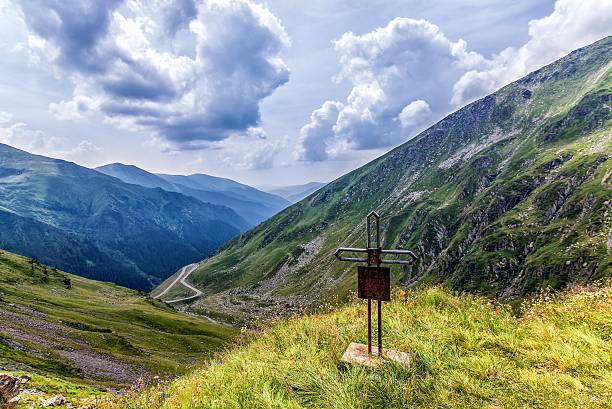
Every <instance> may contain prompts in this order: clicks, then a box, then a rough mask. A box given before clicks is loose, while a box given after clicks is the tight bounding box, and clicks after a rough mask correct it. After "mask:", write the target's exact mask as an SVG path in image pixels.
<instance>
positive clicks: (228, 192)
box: [96, 163, 289, 227]
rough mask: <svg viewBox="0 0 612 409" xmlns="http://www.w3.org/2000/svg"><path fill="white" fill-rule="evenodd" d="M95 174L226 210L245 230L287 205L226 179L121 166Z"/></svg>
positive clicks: (275, 198) (100, 169) (110, 165)
mask: <svg viewBox="0 0 612 409" xmlns="http://www.w3.org/2000/svg"><path fill="white" fill-rule="evenodd" d="M96 170H97V171H99V172H102V173H105V174H107V175H109V176H114V177H116V178H118V179H121V180H123V181H124V182H126V183H132V184H135V185H140V186H144V187H151V188H153V187H159V188H162V189H164V190H167V191H169V192H179V193H182V194H184V195H187V196H191V197H195V198H196V199H199V200H200V201H202V202H205V203H212V204H216V205H220V206H226V207H229V208H230V209H232V210H234V211H235V212H236V213H237V214H239V215H240V216H241V217H242V218H244V219H245V220H246V221H247V222H248V223H249V227H252V226H255V225H256V224H259V223H260V222H262V221H263V220H265V219H267V218H269V217H270V216H272V215H274V214H276V213H278V212H279V211H280V210H282V209H284V208H285V207H287V206H288V205H289V202H288V201H287V200H285V199H283V198H282V197H279V196H276V195H273V194H269V193H266V192H262V191H259V190H257V189H255V188H252V187H250V186H247V185H243V184H241V183H238V182H235V181H233V180H230V179H224V178H218V177H214V176H209V175H202V174H195V175H189V176H183V175H163V174H154V173H149V172H147V171H145V170H143V169H140V168H137V167H136V166H131V165H124V164H121V163H112V164H109V165H105V166H100V167H98V168H96Z"/></svg>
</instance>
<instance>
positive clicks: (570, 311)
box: [114, 285, 612, 409]
mask: <svg viewBox="0 0 612 409" xmlns="http://www.w3.org/2000/svg"><path fill="white" fill-rule="evenodd" d="M365 310H366V309H365V306H364V302H363V301H361V300H354V301H353V302H352V303H351V304H350V305H349V306H346V307H343V308H341V309H339V310H337V311H332V312H322V313H315V314H310V315H306V316H303V317H299V318H294V319H289V320H282V321H278V322H276V323H272V324H269V326H268V327H266V328H265V329H264V330H263V333H262V334H259V335H258V336H256V337H251V338H252V339H249V337H246V338H245V340H244V341H243V344H242V345H241V346H238V347H236V348H235V349H234V350H233V351H229V352H227V353H225V354H222V355H220V356H219V357H218V358H217V359H216V360H215V361H216V363H215V364H213V365H211V366H210V367H207V368H202V369H199V370H197V371H195V372H193V373H191V374H189V375H187V376H184V377H182V378H179V379H178V380H176V381H174V382H173V383H171V384H169V385H167V384H160V385H157V386H153V387H151V388H149V389H145V390H144V391H139V392H138V393H135V394H128V396H127V397H126V398H124V399H123V400H121V401H120V402H115V403H114V405H118V406H119V407H125V408H142V409H144V408H304V407H310V408H372V407H376V408H489V409H493V408H569V407H572V408H578V407H580V408H610V407H612V343H611V342H612V315H610V311H611V310H612V287H611V286H610V285H605V286H598V287H589V288H582V289H574V290H572V291H569V292H566V293H563V294H560V295H557V296H553V295H550V294H544V295H541V296H539V297H537V298H535V299H532V300H531V301H529V302H527V303H525V304H523V306H522V308H521V312H520V314H519V315H518V316H517V315H516V314H513V313H512V311H511V309H510V307H509V306H508V305H492V304H491V303H490V302H488V301H487V300H486V299H484V298H479V297H475V296H472V295H464V294H459V295H457V294H452V293H450V292H448V291H447V290H444V289H442V288H439V287H430V288H422V289H418V290H411V291H408V292H398V293H396V294H395V296H394V299H393V301H391V302H390V303H386V304H384V309H383V320H384V321H383V325H384V326H383V328H384V345H385V346H387V347H389V348H395V349H399V350H402V351H406V352H408V353H409V354H410V355H411V363H410V365H409V366H401V365H398V364H391V363H389V364H385V365H383V366H382V367H381V368H379V369H367V368H364V367H361V366H349V367H346V366H344V365H342V364H341V362H340V357H341V355H342V353H343V352H344V349H345V348H346V346H347V345H348V343H349V342H351V341H359V342H365V341H366V331H365V316H366V315H365V314H366V312H365ZM114 407H117V406H114Z"/></svg>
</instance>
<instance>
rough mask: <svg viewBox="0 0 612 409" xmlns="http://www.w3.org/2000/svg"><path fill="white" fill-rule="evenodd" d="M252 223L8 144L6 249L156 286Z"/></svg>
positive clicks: (3, 182) (0, 156)
mask: <svg viewBox="0 0 612 409" xmlns="http://www.w3.org/2000/svg"><path fill="white" fill-rule="evenodd" d="M249 226H250V224H249V223H248V222H247V221H246V220H245V219H244V218H242V217H241V216H239V215H238V214H237V213H236V212H234V211H233V210H232V209H230V208H228V207H225V206H219V205H214V204H210V203H204V202H202V201H200V200H197V199H195V198H193V197H190V196H186V195H183V194H180V193H176V192H171V191H166V190H163V189H160V188H154V189H152V188H145V187H142V186H138V185H134V184H128V183H125V182H122V181H121V180H119V179H117V178H114V177H111V176H107V175H105V174H103V173H100V172H98V171H95V170H92V169H88V168H85V167H82V166H79V165H76V164H74V163H71V162H66V161H63V160H58V159H52V158H47V157H44V156H39V155H33V154H30V153H27V152H25V151H22V150H19V149H15V148H12V147H10V146H8V145H3V144H0V248H2V249H5V250H8V251H12V252H16V253H19V254H22V255H25V256H28V257H32V258H35V259H37V260H38V261H40V262H43V263H45V264H48V265H51V266H53V267H56V268H60V269H62V270H65V271H68V272H71V273H75V274H78V275H81V276H83V277H88V278H95V279H99V280H104V281H112V282H115V283H118V284H121V285H124V286H127V287H130V288H136V289H141V290H149V289H151V288H152V287H153V286H154V285H156V284H158V283H160V282H161V281H162V280H163V279H164V278H166V277H167V276H168V275H170V274H172V272H174V271H176V270H177V269H178V268H180V267H182V266H183V265H185V264H188V263H191V262H193V261H195V260H198V259H201V258H202V257H205V256H206V255H208V254H210V253H211V252H212V251H213V250H215V249H216V248H217V247H218V246H219V245H221V244H222V243H223V242H225V241H226V240H228V239H230V238H232V237H233V236H235V235H236V234H238V233H239V232H241V231H243V230H245V229H246V228H248V227H249Z"/></svg>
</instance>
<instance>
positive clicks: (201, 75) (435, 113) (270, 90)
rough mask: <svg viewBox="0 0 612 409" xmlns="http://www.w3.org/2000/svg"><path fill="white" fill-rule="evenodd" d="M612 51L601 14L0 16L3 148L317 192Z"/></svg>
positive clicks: (430, 10) (271, 9) (121, 5)
mask: <svg viewBox="0 0 612 409" xmlns="http://www.w3.org/2000/svg"><path fill="white" fill-rule="evenodd" d="M610 34H612V1H606V0H557V1H550V0H525V1H516V0H452V1H451V0H449V1H443V2H442V1H440V2H432V1H430V0H405V1H400V0H395V1H391V0H371V1H365V0H268V1H265V2H258V1H251V0H123V1H122V0H106V1H94V0H91V1H90V0H87V1H85V0H80V1H77V0H45V1H39V0H20V1H17V0H15V1H14V0H0V52H1V55H2V63H0V142H1V143H8V144H10V145H13V146H16V147H19V148H22V149H25V150H28V151H30V152H34V153H40V154H44V155H48V156H54V157H60V158H62V159H67V160H71V161H74V162H77V163H79V164H82V165H85V166H98V165H102V164H105V163H110V162H123V163H129V164H134V165H137V166H140V167H142V168H144V169H147V170H150V171H155V172H165V173H179V174H186V173H197V172H201V173H208V174H212V175H217V176H224V177H230V178H233V179H236V180H239V181H242V182H245V183H249V184H253V185H286V184H298V183H305V182H309V181H315V180H316V181H330V180H333V179H334V178H336V177H338V176H340V175H341V174H343V173H345V172H347V171H350V170H352V169H354V168H355V167H357V166H360V165H362V164H364V163H366V162H368V161H369V160H371V159H373V158H375V157H377V156H379V155H381V154H382V153H384V152H386V151H388V150H389V149H391V148H392V147H394V146H397V145H399V144H401V143H403V142H405V141H406V140H409V139H410V138H412V137H414V135H416V134H417V133H418V132H419V131H421V130H423V129H425V128H426V127H427V126H429V125H431V124H432V123H434V122H436V121H437V120H439V119H440V118H441V117H443V116H444V115H446V114H448V113H450V112H452V111H453V110H455V109H457V108H459V107H461V106H463V105H465V104H466V103H469V102H470V101H473V100H474V99H476V98H479V97H481V96H484V95H486V94H488V93H490V92H491V91H494V90H495V89H497V88H499V87H500V86H502V85H504V84H506V83H508V82H511V81H513V80H515V79H517V78H519V77H521V76H522V75H524V74H526V73H528V72H529V71H532V70H534V69H536V68H539V67H540V66H542V65H544V64H547V63H549V62H551V61H553V60H555V59H557V58H559V57H561V56H563V55H565V54H567V53H568V52H570V51H572V50H573V49H575V48H578V47H581V46H584V45H587V44H589V43H592V42H593V41H596V40H598V39H600V38H602V37H604V36H606V35H610Z"/></svg>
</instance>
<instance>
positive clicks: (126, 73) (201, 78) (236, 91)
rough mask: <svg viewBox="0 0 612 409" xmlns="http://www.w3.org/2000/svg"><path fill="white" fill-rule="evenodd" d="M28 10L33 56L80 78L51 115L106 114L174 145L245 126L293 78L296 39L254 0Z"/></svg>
mask: <svg viewBox="0 0 612 409" xmlns="http://www.w3.org/2000/svg"><path fill="white" fill-rule="evenodd" d="M21 9H22V11H23V15H24V19H25V22H26V23H27V26H28V28H29V30H30V39H31V41H28V44H29V47H30V49H31V53H32V55H35V56H36V58H37V59H38V61H43V60H45V62H46V63H50V64H52V65H53V66H54V67H55V68H56V69H57V70H58V72H59V73H60V74H62V75H64V76H65V77H66V78H69V79H70V80H71V81H73V83H74V91H73V96H72V98H71V99H68V100H64V101H57V102H55V103H52V104H51V105H50V106H49V111H50V112H51V114H53V115H54V116H55V117H57V118H59V119H64V120H76V119H80V118H83V117H84V116H85V115H87V114H89V113H91V112H101V113H102V114H103V115H105V116H106V118H107V120H108V121H110V122H111V123H113V124H115V125H117V126H120V127H123V128H126V129H130V130H145V131H147V130H148V131H151V132H152V134H153V136H154V137H155V138H156V140H158V141H160V144H162V145H163V146H164V147H167V148H168V149H170V150H181V149H201V148H203V147H208V146H210V142H214V141H221V140H224V139H226V138H228V137H230V136H231V135H233V134H235V133H241V132H243V133H245V134H248V130H249V129H250V128H253V127H258V126H259V125H260V123H261V114H260V103H261V101H262V100H263V99H264V98H266V97H267V96H269V95H271V94H272V93H273V92H274V91H275V90H276V89H277V88H278V87H280V86H281V85H283V84H284V83H286V82H287V81H288V79H289V69H288V68H287V66H286V65H285V63H284V62H283V60H282V58H281V51H282V50H283V49H284V48H285V47H286V46H288V45H289V37H288V36H287V34H286V32H285V29H284V27H283V26H282V24H281V22H280V20H278V19H277V18H276V17H275V16H274V15H273V14H272V13H271V12H270V11H269V10H268V9H267V8H265V7H264V6H262V5H259V4H256V3H254V2H252V1H250V0H203V1H197V2H195V1H192V0H141V1H129V2H122V1H119V0H111V1H103V2H100V1H93V0H89V1H76V0H50V1H46V2H44V3H39V2H32V1H26V0H24V1H22V2H21ZM169 34H170V35H169Z"/></svg>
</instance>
